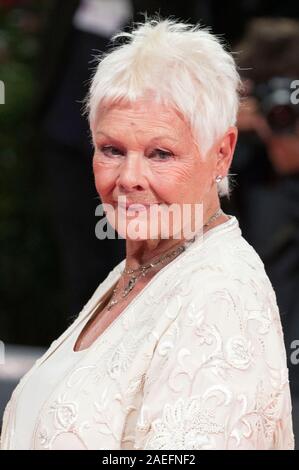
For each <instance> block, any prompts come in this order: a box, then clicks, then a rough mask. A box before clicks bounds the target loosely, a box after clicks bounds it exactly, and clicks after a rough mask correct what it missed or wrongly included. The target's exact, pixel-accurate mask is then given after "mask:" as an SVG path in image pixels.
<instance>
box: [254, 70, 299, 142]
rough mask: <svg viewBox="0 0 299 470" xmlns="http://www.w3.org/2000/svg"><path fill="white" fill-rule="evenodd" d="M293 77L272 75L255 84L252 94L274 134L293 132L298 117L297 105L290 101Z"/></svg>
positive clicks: (298, 108) (298, 109)
mask: <svg viewBox="0 0 299 470" xmlns="http://www.w3.org/2000/svg"><path fill="white" fill-rule="evenodd" d="M292 82H293V79H290V78H286V77H273V78H271V79H270V80H269V81H268V82H266V83H259V84H257V85H255V87H254V90H253V95H254V96H255V97H256V98H257V99H258V101H259V103H260V108H261V111H262V113H263V114H264V116H265V117H266V119H267V122H268V124H269V126H270V128H271V129H272V131H273V132H275V133H276V134H294V133H295V128H296V123H297V120H298V118H299V106H298V105H296V104H293V103H292V100H291V93H292V92H293V90H292V88H291V83H292Z"/></svg>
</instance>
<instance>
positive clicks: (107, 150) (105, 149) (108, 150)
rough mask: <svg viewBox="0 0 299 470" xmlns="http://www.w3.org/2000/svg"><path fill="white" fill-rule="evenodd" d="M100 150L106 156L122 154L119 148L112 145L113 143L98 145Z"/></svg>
mask: <svg viewBox="0 0 299 470" xmlns="http://www.w3.org/2000/svg"><path fill="white" fill-rule="evenodd" d="M100 151H101V152H102V153H104V155H107V156H108V157H111V156H116V155H122V152H121V150H119V149H118V148H117V147H114V146H113V145H104V146H102V147H100Z"/></svg>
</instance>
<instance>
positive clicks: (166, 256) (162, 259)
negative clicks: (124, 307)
mask: <svg viewBox="0 0 299 470" xmlns="http://www.w3.org/2000/svg"><path fill="white" fill-rule="evenodd" d="M221 214H223V211H222V209H221V208H219V209H218V210H217V211H216V212H215V214H213V215H212V216H211V217H210V218H209V220H208V221H207V222H206V223H205V224H204V225H203V227H207V226H208V225H210V224H211V223H212V222H214V220H216V219H217V218H218V217H219V216H220V215H221ZM195 238H196V235H195V236H194V237H193V238H192V239H191V240H189V241H187V242H186V240H185V241H184V244H183V245H180V246H179V247H178V248H176V249H175V250H172V251H171V252H170V253H166V254H163V255H161V256H160V257H159V258H158V260H157V261H151V262H150V263H146V264H143V265H141V266H139V267H138V268H136V269H124V270H123V272H122V274H133V276H131V278H130V279H129V281H128V282H127V285H126V286H125V288H124V289H123V292H122V294H121V298H124V297H126V296H127V295H128V294H129V292H131V290H132V289H133V288H134V286H135V284H136V282H137V281H138V279H139V278H140V277H144V276H146V274H147V272H148V271H149V270H150V269H152V268H153V267H155V266H157V265H159V264H160V263H164V262H165V260H167V259H169V258H171V257H172V256H176V255H179V254H180V253H182V252H183V251H185V250H186V248H187V247H188V246H189V245H190V244H191V243H193V242H194V240H195ZM138 272H139V274H135V273H138ZM117 290H118V288H117V287H115V288H114V289H113V292H112V296H111V300H110V302H109V303H108V306H107V310H110V309H111V308H112V307H113V305H115V304H117V303H118V301H119V300H118V299H114V295H115V293H116V292H117Z"/></svg>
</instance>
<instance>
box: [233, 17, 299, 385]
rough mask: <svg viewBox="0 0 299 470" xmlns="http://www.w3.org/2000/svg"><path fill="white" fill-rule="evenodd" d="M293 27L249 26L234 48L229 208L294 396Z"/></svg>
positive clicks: (296, 132) (298, 117)
mask: <svg viewBox="0 0 299 470" xmlns="http://www.w3.org/2000/svg"><path fill="white" fill-rule="evenodd" d="M298 44H299V22H298V21H296V20H292V19H287V18H259V19H254V20H253V21H252V22H251V23H250V24H249V27H248V29H247V31H246V32H245V36H244V38H243V40H242V42H241V43H240V44H239V45H238V46H237V47H236V50H237V51H238V64H239V66H240V67H241V75H242V77H243V79H244V98H243V104H242V106H241V110H240V113H239V117H238V127H239V131H240V134H239V136H240V137H239V143H238V146H237V150H236V158H235V160H234V164H233V167H232V171H233V173H234V174H236V175H237V178H236V180H235V181H236V183H235V184H236V187H235V189H234V191H233V194H232V199H231V201H230V204H231V205H232V207H233V209H232V212H236V213H237V215H238V217H239V220H240V225H241V229H242V232H243V235H244V237H245V238H246V239H247V240H248V242H249V243H250V244H252V245H253V247H254V248H255V249H256V251H257V252H258V253H259V255H260V256H261V258H262V260H263V262H264V264H265V268H266V271H267V273H268V275H269V277H270V279H271V281H272V283H273V285H274V288H275V291H276V295H277V302H278V305H279V307H280V311H281V315H282V318H281V320H282V324H283V327H284V334H285V341H286V348H287V355H288V361H289V364H288V367H289V369H290V379H291V387H292V390H293V393H299V377H298V376H299V374H298V370H297V369H298V367H299V366H296V364H292V361H291V357H292V347H293V345H294V341H296V340H298V339H299V104H298V103H299V61H298V52H299V51H298V48H299V46H298Z"/></svg>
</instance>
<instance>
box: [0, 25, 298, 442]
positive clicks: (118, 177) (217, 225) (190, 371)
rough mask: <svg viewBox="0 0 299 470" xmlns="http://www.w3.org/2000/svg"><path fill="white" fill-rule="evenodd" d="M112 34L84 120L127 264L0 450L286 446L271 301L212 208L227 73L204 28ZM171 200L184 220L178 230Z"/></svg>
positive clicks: (223, 173) (50, 368) (279, 350)
mask: <svg viewBox="0 0 299 470" xmlns="http://www.w3.org/2000/svg"><path fill="white" fill-rule="evenodd" d="M119 37H121V38H122V37H125V38H127V39H125V41H123V43H121V44H120V45H114V47H113V48H112V49H111V50H110V51H109V52H108V53H107V54H105V56H102V57H101V60H100V61H99V64H98V66H97V69H96V72H95V74H94V77H93V80H92V83H91V88H90V93H89V95H88V100H87V105H88V106H87V110H88V112H89V122H90V128H91V134H92V139H93V144H94V149H95V150H94V159H93V168H94V176H95V184H96V188H97V191H98V193H99V195H100V198H101V200H102V202H103V204H104V207H105V211H106V213H107V217H108V220H109V222H110V225H114V228H115V229H116V230H117V232H118V233H119V234H121V235H122V236H125V238H126V258H125V259H124V260H123V261H122V262H121V263H120V264H119V265H118V266H116V267H115V268H114V269H113V270H112V272H110V274H109V275H108V277H107V278H106V279H105V280H104V282H102V283H101V284H100V285H99V287H98V288H97V289H96V291H95V293H94V294H93V296H92V297H91V299H90V300H89V301H88V303H87V304H86V305H85V306H84V308H83V310H82V311H81V312H80V314H79V315H78V317H77V318H76V319H75V320H74V322H73V323H72V324H71V325H70V326H69V328H68V329H67V330H66V331H65V332H64V333H63V334H62V335H61V336H60V337H59V338H58V339H56V341H54V342H53V343H52V344H51V346H50V348H49V349H48V351H47V352H46V353H45V354H44V355H43V356H42V357H41V358H40V359H39V360H37V361H36V363H35V365H34V366H33V368H32V369H31V370H30V371H29V372H28V373H27V374H26V375H25V376H24V377H23V379H22V380H21V381H20V382H19V384H18V386H17V388H16V389H15V391H14V393H13V395H12V397H11V400H10V402H9V404H8V405H7V408H6V411H5V416H4V424H3V430H2V440H1V445H2V449H155V450H156V449H192V450H193V449H293V447H294V440H293V431H292V420H291V400H290V391H289V382H288V369H287V367H286V354H285V349H284V341H283V332H282V328H281V323H280V316H279V311H278V308H277V304H276V298H275V294H274V291H273V288H272V286H271V284H270V281H269V279H268V277H267V275H266V274H265V271H264V267H263V263H262V262H261V260H260V258H259V257H258V255H257V254H256V252H255V251H254V249H253V248H252V247H251V246H250V245H249V244H248V243H247V242H246V241H245V240H244V238H243V237H242V235H241V231H240V228H239V225H238V221H237V219H236V218H235V217H233V216H229V215H226V214H225V213H223V212H222V210H221V208H220V203H219V196H221V195H228V194H229V184H228V171H229V167H230V164H231V161H232V156H233V152H234V147H235V144H236V139H237V130H236V127H235V121H236V114H237V111H238V104H239V98H238V88H239V82H240V80H239V75H238V73H237V71H236V66H235V62H234V60H233V58H232V56H231V55H230V53H228V52H227V51H226V50H225V49H224V48H223V46H222V44H221V43H220V42H219V40H218V39H217V38H216V37H215V36H213V35H212V34H211V33H210V32H209V31H208V30H207V29H203V28H201V27H200V26H199V25H196V26H193V25H188V24H184V23H178V22H176V21H175V20H173V19H171V20H169V19H166V20H160V19H159V18H158V19H150V20H148V19H146V20H145V22H144V23H141V24H137V25H136V26H135V29H133V31H132V32H131V33H127V32H121V33H119V34H117V35H116V36H115V37H114V39H115V38H119ZM174 204H175V205H176V207H178V208H179V209H181V213H182V212H184V211H183V209H184V208H185V207H188V208H189V209H190V210H189V212H188V211H185V212H188V215H187V216H186V217H185V218H184V217H183V218H181V221H180V222H177V221H176V222H174V217H172V216H171V211H170V210H168V209H169V208H171V207H172V206H173V205H174ZM198 214H200V215H201V217H198ZM198 219H200V221H201V223H199V222H198ZM136 222H137V225H138V226H139V229H140V228H141V229H142V230H141V233H140V230H139V232H138V233H137V234H136V230H133V229H132V224H133V223H135V228H136ZM156 222H159V223H156ZM165 224H166V225H167V228H168V229H170V230H168V232H170V235H169V236H165V234H166V232H167V230H165ZM188 224H189V225H190V227H189V228H190V229H189V230H188V231H187V233H186V231H185V228H186V227H187V226H188ZM192 229H193V230H192ZM150 232H151V233H150ZM70 236H71V234H70ZM99 262H100V260H99ZM78 269H79V267H78Z"/></svg>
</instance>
